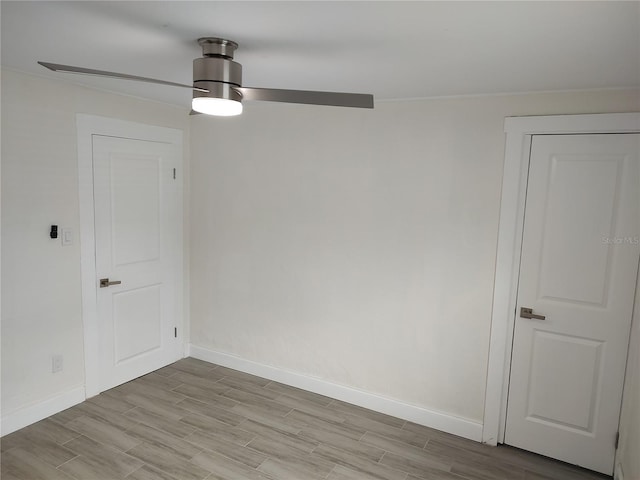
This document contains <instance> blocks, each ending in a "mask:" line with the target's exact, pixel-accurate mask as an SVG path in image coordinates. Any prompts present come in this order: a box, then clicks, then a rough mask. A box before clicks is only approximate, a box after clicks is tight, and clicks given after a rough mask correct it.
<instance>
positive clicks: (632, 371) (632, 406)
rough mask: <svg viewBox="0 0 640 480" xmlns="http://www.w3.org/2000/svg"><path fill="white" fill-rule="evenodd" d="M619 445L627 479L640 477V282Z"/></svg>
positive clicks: (637, 291) (622, 467)
mask: <svg viewBox="0 0 640 480" xmlns="http://www.w3.org/2000/svg"><path fill="white" fill-rule="evenodd" d="M618 447H619V448H618V452H617V454H618V456H617V458H616V463H617V464H619V468H620V470H622V472H623V473H624V479H625V480H635V479H640V283H639V284H638V288H637V290H636V306H635V312H634V318H633V325H632V329H631V342H630V345H629V360H628V363H627V376H626V381H625V386H624V396H623V399H622V416H621V417H620V444H619V445H618ZM616 480H618V478H616Z"/></svg>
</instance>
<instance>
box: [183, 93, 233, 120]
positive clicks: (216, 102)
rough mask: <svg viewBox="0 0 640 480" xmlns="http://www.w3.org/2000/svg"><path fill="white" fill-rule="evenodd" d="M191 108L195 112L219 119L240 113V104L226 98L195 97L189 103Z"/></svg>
mask: <svg viewBox="0 0 640 480" xmlns="http://www.w3.org/2000/svg"><path fill="white" fill-rule="evenodd" d="M191 108H192V109H193V110H194V111H195V112H199V113H204V114H206V115H217V116H221V117H231V116H233V115H240V114H241V113H242V103H240V102H236V101H235V100H228V99H226V98H211V97H196V98H194V99H193V100H192V101H191Z"/></svg>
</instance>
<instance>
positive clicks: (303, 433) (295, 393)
mask: <svg viewBox="0 0 640 480" xmlns="http://www.w3.org/2000/svg"><path fill="white" fill-rule="evenodd" d="M1 446H2V458H1V464H2V479H3V480H15V479H22V480H39V479H46V480H62V479H65V480H69V479H79V480H93V479H108V480H112V479H130V480H165V479H166V480H175V479H180V480H183V479H184V480H202V479H207V480H214V479H221V480H255V479H265V480H290V479H295V480H316V479H327V480H421V479H430V480H578V479H581V480H595V479H606V478H609V477H605V476H602V475H597V474H594V473H591V472H588V471H586V470H582V469H579V468H576V467H572V466H570V465H567V464H564V463H561V462H556V461H553V460H550V459H548V458H545V457H540V456H538V455H534V454H531V453H527V452H524V451H521V450H518V449H515V448H510V447H497V448H496V447H488V446H485V445H481V444H479V443H476V442H472V441H469V440H465V439H462V438H458V437H455V436H453V435H448V434H445V433H442V432H439V431H437V430H432V429H430V428H426V427H422V426H420V425H415V424H412V423H410V422H405V421H404V420H400V419H397V418H394V417H390V416H387V415H382V414H379V413H375V412H372V411H370V410H366V409H363V408H360V407H356V406H353V405H350V404H347V403H343V402H340V401H338V400H332V399H331V398H327V397H323V396H321V395H316V394H313V393H309V392H305V391H302V390H298V389H296V388H292V387H289V386H286V385H282V384H279V383H276V382H272V381H269V380H265V379H263V378H259V377H255V376H252V375H247V374H245V373H241V372H238V371H235V370H230V369H228V368H225V367H221V366H217V365H213V364H210V363H206V362H203V361H200V360H196V359H193V358H187V359H184V360H180V361H178V362H176V363H174V364H172V365H170V366H168V367H165V368H163V369H161V370H158V371H156V372H153V373H150V374H149V375H145V376H144V377H140V378H138V379H136V380H134V381H132V382H129V383H126V384H124V385H121V386H119V387H116V388H114V389H112V390H109V391H107V392H104V393H102V394H101V395H98V396H97V397H94V398H91V399H89V400H87V401H86V402H84V403H82V404H80V405H76V406H75V407H72V408H70V409H68V410H65V411H63V412H60V413H58V414H56V415H53V416H52V417H49V418H47V419H45V420H42V421H40V422H38V423H36V424H34V425H31V426H29V427H26V428H24V429H22V430H19V431H17V432H14V433H12V434H10V435H7V436H5V437H3V438H2V441H1Z"/></svg>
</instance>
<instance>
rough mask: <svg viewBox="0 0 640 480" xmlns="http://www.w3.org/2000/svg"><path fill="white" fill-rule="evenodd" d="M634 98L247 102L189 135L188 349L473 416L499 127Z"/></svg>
mask: <svg viewBox="0 0 640 480" xmlns="http://www.w3.org/2000/svg"><path fill="white" fill-rule="evenodd" d="M639 108H640V96H639V95H638V92H637V91H606V92H604V91H603V92H578V93H556V94H539V95H520V96H494V97H474V98H458V99H436V100H424V101H411V102H389V103H380V104H378V105H377V106H376V108H375V110H373V111H363V110H355V109H335V108H328V107H327V108H321V107H310V106H289V105H277V104H271V105H270V104H261V105H247V106H246V107H245V113H244V114H243V115H242V116H241V117H239V118H232V119H230V118H227V119H215V118H205V117H197V118H194V119H193V120H192V125H191V132H192V133H191V140H192V146H191V154H192V164H191V168H192V178H191V182H192V185H191V226H192V227H191V339H192V340H191V341H192V343H193V344H194V345H196V346H198V347H202V348H204V349H208V350H211V351H214V352H223V353H228V354H231V355H235V356H238V357H241V358H242V359H245V360H250V361H253V362H257V363H260V364H264V365H269V366H272V367H276V368H278V369H283V370H288V371H292V372H296V373H300V374H303V375H308V376H311V377H316V378H319V379H322V380H325V381H327V382H331V383H336V384H340V385H346V386H349V387H353V388H356V389H360V390H363V391H366V392H370V393H373V394H376V395H380V396H383V397H387V398H390V399H396V400H398V401H400V402H404V403H406V404H410V405H415V406H418V407H423V408H426V409H429V410H433V411H437V412H443V413H445V414H448V415H451V416H455V417H462V418H465V419H469V420H472V421H475V422H482V415H483V402H484V394H485V381H486V373H487V372H486V370H487V358H488V344H489V330H490V317H491V298H492V291H493V282H494V266H495V257H496V239H497V232H498V213H499V212H498V210H499V203H500V185H501V177H502V164H503V159H504V152H503V143H504V134H503V121H504V117H506V116H514V115H548V114H568V113H597V112H603V113H604V112H624V111H634V110H638V109H639Z"/></svg>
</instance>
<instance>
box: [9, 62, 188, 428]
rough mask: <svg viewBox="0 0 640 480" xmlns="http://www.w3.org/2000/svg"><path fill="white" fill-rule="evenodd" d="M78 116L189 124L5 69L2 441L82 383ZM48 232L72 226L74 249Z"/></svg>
mask: <svg viewBox="0 0 640 480" xmlns="http://www.w3.org/2000/svg"><path fill="white" fill-rule="evenodd" d="M76 113H88V114H95V115H102V116H107V117H114V118H120V119H125V120H131V121H136V122H141V123H147V124H152V125H160V126H166V127H173V128H178V129H182V130H185V131H188V126H189V121H188V115H187V114H186V113H187V112H186V110H184V109H181V108H177V107H171V106H167V105H162V104H159V103H155V102H150V101H143V100H139V99H135V98H132V97H124V96H119V95H114V94H109V93H105V92H100V91H96V90H90V89H86V88H82V87H78V86H75V85H72V84H69V83H63V82H56V81H49V80H45V79H42V78H38V77H33V76H27V75H23V74H19V73H16V72H12V71H7V70H3V71H2V300H3V301H2V416H3V433H4V424H5V421H4V420H7V418H9V417H11V416H13V417H14V418H15V417H16V416H17V417H19V416H20V415H21V412H22V411H24V410H25V409H29V408H30V407H37V405H39V404H42V403H43V402H47V401H49V400H51V399H54V398H56V397H57V396H59V395H64V394H65V392H69V391H70V390H73V389H75V388H78V387H82V386H83V385H84V357H83V331H82V318H81V293H80V250H79V242H78V227H79V213H78V160H77V154H76V145H77V141H76V119H75V115H76ZM185 158H186V157H185ZM51 224H57V225H58V226H59V227H69V228H71V229H72V230H73V234H74V244H73V246H65V247H63V246H62V245H61V241H60V239H58V240H52V239H50V238H49V227H50V225H51ZM52 354H63V355H64V370H63V371H62V372H60V373H56V374H52V373H51V355H52ZM12 422H13V420H10V421H8V422H7V424H14V423H12Z"/></svg>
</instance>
